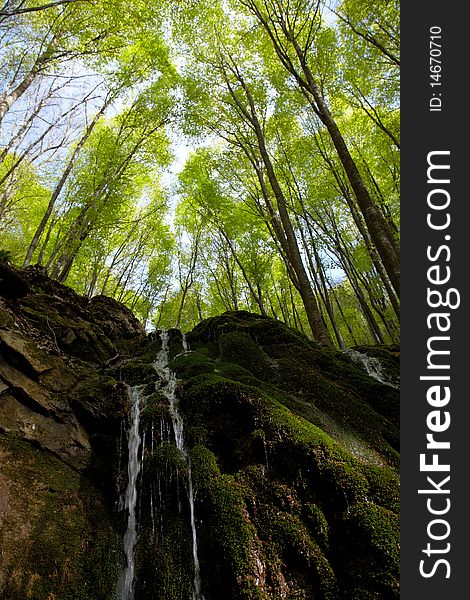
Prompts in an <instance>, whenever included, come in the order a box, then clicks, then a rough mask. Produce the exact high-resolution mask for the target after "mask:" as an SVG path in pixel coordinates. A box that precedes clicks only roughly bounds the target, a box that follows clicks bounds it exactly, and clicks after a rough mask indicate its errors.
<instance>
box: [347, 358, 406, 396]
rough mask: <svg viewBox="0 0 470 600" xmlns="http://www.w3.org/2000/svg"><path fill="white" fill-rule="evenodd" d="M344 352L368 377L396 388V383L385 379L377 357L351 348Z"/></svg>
mask: <svg viewBox="0 0 470 600" xmlns="http://www.w3.org/2000/svg"><path fill="white" fill-rule="evenodd" d="M346 354H347V355H348V356H349V357H350V358H351V359H352V360H353V361H354V362H355V363H356V364H358V365H359V366H361V367H362V369H363V370H364V371H365V372H366V373H367V375H369V377H372V378H373V379H375V380H376V381H380V383H383V384H384V385H389V386H390V387H393V388H396V389H397V388H398V386H397V385H395V384H394V383H392V382H391V381H389V380H388V379H387V377H386V375H385V374H384V372H383V367H382V364H381V362H380V360H379V359H378V358H375V357H373V356H368V355H367V354H363V353H362V352H358V351H357V350H353V349H352V348H351V349H349V350H348V351H347V352H346Z"/></svg>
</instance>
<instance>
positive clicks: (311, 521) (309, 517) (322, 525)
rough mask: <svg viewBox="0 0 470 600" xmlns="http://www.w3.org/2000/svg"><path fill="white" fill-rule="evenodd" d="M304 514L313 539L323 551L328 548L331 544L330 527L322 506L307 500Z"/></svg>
mask: <svg viewBox="0 0 470 600" xmlns="http://www.w3.org/2000/svg"><path fill="white" fill-rule="evenodd" d="M302 514H303V518H304V521H305V523H306V524H307V526H308V528H309V531H310V533H311V534H312V537H313V539H314V540H315V541H316V542H317V544H318V545H319V546H320V547H321V548H322V549H323V551H326V550H328V548H329V544H330V542H329V530H330V527H329V525H328V521H327V520H326V517H325V515H324V513H323V511H322V509H321V508H320V506H319V505H318V504H313V503H312V502H306V503H305V504H304V505H303V509H302Z"/></svg>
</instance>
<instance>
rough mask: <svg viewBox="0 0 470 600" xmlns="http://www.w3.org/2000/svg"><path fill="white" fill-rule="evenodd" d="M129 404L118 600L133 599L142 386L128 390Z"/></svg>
mask: <svg viewBox="0 0 470 600" xmlns="http://www.w3.org/2000/svg"><path fill="white" fill-rule="evenodd" d="M128 396H129V403H130V408H131V412H130V425H129V431H128V450H129V460H128V466H127V474H128V482H127V489H126V495H125V508H126V509H127V511H128V517H127V530H126V533H125V535H124V552H125V555H126V567H125V569H124V573H123V574H122V577H121V580H120V583H119V589H118V598H119V600H133V598H134V590H133V584H134V571H135V561H134V547H135V543H136V541H137V516H136V505H137V478H138V476H139V472H140V469H141V460H140V459H139V447H140V441H141V440H140V434H139V424H140V404H141V399H142V386H136V387H132V388H128Z"/></svg>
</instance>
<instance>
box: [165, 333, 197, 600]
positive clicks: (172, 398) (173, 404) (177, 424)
mask: <svg viewBox="0 0 470 600" xmlns="http://www.w3.org/2000/svg"><path fill="white" fill-rule="evenodd" d="M169 337H170V336H169V332H168V331H162V332H161V334H160V338H161V341H162V348H161V350H160V352H159V353H158V355H157V359H156V361H155V363H154V365H153V366H154V369H155V371H156V372H157V374H158V375H159V376H160V378H161V380H162V382H161V384H160V386H159V390H160V392H161V393H162V394H163V395H164V396H165V398H166V399H167V400H168V405H169V409H170V417H171V422H172V425H173V433H174V436H175V443H176V447H177V448H178V450H179V451H180V452H181V454H182V456H183V457H184V460H185V462H186V465H187V468H188V482H187V483H188V489H187V492H188V501H189V508H190V520H191V533H192V551H193V563H194V582H193V600H204V596H203V595H202V590H201V575H200V567H199V557H198V549H197V533H196V519H195V513H194V489H193V481H192V475H191V460H190V458H189V454H188V451H187V449H186V446H185V443H184V426H183V419H182V417H181V414H180V412H179V406H178V398H177V396H176V386H177V379H176V374H175V373H174V372H173V371H172V370H171V369H170V368H169V366H168V361H169V346H168V343H169ZM183 350H184V352H188V351H189V347H188V343H187V341H186V337H185V336H183Z"/></svg>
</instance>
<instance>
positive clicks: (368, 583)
mask: <svg viewBox="0 0 470 600" xmlns="http://www.w3.org/2000/svg"><path fill="white" fill-rule="evenodd" d="M344 525H345V528H344V539H343V544H344V550H345V555H344V559H345V562H344V563H343V565H342V567H343V569H344V572H345V574H346V573H347V574H348V576H349V577H352V578H353V579H354V580H355V581H356V582H357V583H358V584H360V585H362V587H364V588H366V589H369V590H371V591H378V592H380V593H381V594H382V597H383V598H398V597H399V569H400V529H399V517H398V516H397V515H396V514H395V513H392V512H391V511H389V510H387V509H385V508H383V507H381V506H377V505H375V504H372V503H363V504H358V505H357V506H355V507H354V508H353V509H352V510H351V511H350V513H349V514H348V516H347V517H346V518H345V520H344Z"/></svg>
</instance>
